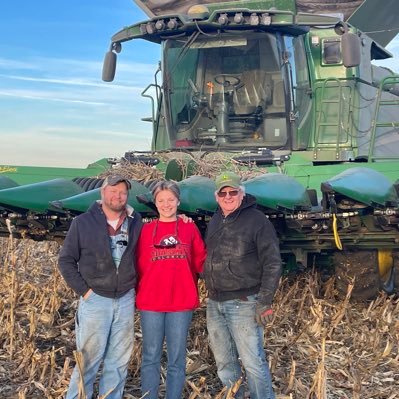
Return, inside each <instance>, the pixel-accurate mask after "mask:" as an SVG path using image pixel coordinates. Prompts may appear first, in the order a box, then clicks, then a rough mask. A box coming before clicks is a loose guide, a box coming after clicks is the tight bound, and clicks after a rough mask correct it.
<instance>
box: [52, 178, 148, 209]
mask: <svg viewBox="0 0 399 399" xmlns="http://www.w3.org/2000/svg"><path fill="white" fill-rule="evenodd" d="M130 183H131V185H132V188H131V190H130V191H129V200H128V203H129V205H131V206H132V207H133V208H134V209H135V210H136V211H137V212H148V211H149V208H148V207H147V206H146V205H144V204H142V203H141V202H139V201H138V200H137V198H136V195H140V194H148V193H149V189H148V188H147V187H145V186H144V185H143V184H141V183H139V182H138V181H136V180H130ZM100 198H101V195H100V188H97V189H94V190H90V191H87V192H85V193H81V194H78V195H74V196H72V197H68V198H64V199H60V200H56V201H52V202H51V203H50V206H51V209H54V210H60V209H62V210H68V211H72V212H76V213H81V212H86V211H87V210H88V209H89V208H90V206H91V205H92V204H93V203H94V202H95V201H97V200H100Z"/></svg>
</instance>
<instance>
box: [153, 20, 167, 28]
mask: <svg viewBox="0 0 399 399" xmlns="http://www.w3.org/2000/svg"><path fill="white" fill-rule="evenodd" d="M165 27H166V25H165V21H164V20H163V19H159V20H158V21H157V22H155V28H156V29H157V30H164V29H165Z"/></svg>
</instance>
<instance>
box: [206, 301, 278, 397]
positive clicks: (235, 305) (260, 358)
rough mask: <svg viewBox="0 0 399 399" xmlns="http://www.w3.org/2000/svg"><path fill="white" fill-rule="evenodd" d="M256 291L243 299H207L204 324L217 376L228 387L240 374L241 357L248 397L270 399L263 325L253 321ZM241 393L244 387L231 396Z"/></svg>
mask: <svg viewBox="0 0 399 399" xmlns="http://www.w3.org/2000/svg"><path fill="white" fill-rule="evenodd" d="M255 306H256V295H251V296H249V297H247V300H241V299H234V300H229V301H224V302H217V301H213V300H211V299H209V301H208V305H207V315H206V317H207V327H208V334H209V341H210V345H211V348H212V351H213V354H214V356H215V361H216V366H217V369H218V376H219V378H220V380H221V381H222V383H223V384H224V385H226V386H227V387H228V388H230V387H231V386H233V385H234V383H235V382H236V381H237V380H238V379H239V378H240V376H241V374H242V372H241V365H240V361H239V359H241V362H242V365H243V367H244V370H245V373H246V377H247V382H248V388H249V391H250V396H251V399H274V398H275V395H274V392H273V387H272V379H271V375H270V370H269V366H268V364H267V362H266V356H265V351H264V348H263V328H262V327H260V326H259V325H258V324H257V323H256V321H255ZM235 397H236V398H243V397H244V387H243V386H241V388H240V390H239V391H238V393H237V394H236V396H235Z"/></svg>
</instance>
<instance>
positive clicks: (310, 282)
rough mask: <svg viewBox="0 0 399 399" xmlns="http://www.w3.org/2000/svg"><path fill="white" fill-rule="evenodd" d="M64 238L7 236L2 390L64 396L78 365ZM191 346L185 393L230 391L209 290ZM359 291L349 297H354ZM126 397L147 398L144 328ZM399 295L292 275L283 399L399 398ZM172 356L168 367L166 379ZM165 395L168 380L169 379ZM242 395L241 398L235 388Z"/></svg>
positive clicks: (284, 300)
mask: <svg viewBox="0 0 399 399" xmlns="http://www.w3.org/2000/svg"><path fill="white" fill-rule="evenodd" d="M58 251H59V244H57V243H55V242H33V241H30V240H15V239H11V238H10V239H8V238H0V256H1V258H0V259H1V263H0V276H1V283H0V291H1V295H0V398H20V399H22V398H61V397H63V395H64V393H65V392H66V389H67V386H68V381H69V378H70V375H71V372H72V368H73V366H74V364H75V359H74V354H73V351H74V349H75V337H74V313H75V309H76V305H77V298H76V296H75V295H74V294H73V292H72V291H71V290H70V289H68V288H67V287H66V285H65V284H64V282H63V279H62V277H61V276H60V274H59V273H58V270H57V255H58ZM200 290H201V297H202V298H203V300H202V306H201V308H200V309H198V310H197V311H196V312H195V316H194V320H193V323H192V327H191V331H190V338H189V344H188V352H187V383H186V387H185V391H184V398H189V399H195V398H197V399H200V398H203V399H205V398H221V397H223V395H224V394H225V393H224V392H222V387H221V385H220V383H219V381H218V379H217V376H216V368H215V365H214V361H213V357H212V353H211V351H210V348H209V346H208V342H207V333H206V322H205V307H206V300H205V299H204V298H205V289H204V286H203V284H202V283H201V284H200ZM348 296H349V295H348ZM135 328H136V344H135V348H134V351H133V354H132V358H131V364H130V369H129V377H128V381H127V384H126V389H125V398H130V399H133V398H140V390H139V387H140V352H141V334H140V323H139V320H138V315H137V316H136V326H135ZM398 341H399V300H398V299H397V298H394V297H387V296H385V295H382V294H381V296H379V297H378V298H377V299H376V300H375V301H373V302H370V303H367V304H355V303H352V302H350V301H349V299H348V298H346V299H343V300H342V299H341V300H339V299H337V295H336V292H335V291H334V281H333V279H329V280H328V281H327V282H321V279H320V276H319V274H318V273H317V271H309V272H308V273H305V274H302V275H299V276H295V278H293V277H286V278H284V279H283V280H282V282H281V285H280V288H279V291H278V293H277V295H276V300H275V317H274V320H273V322H272V323H271V324H270V326H268V327H267V328H266V330H265V347H266V351H267V354H268V359H269V363H270V367H271V370H272V373H273V383H274V386H275V390H276V393H277V394H278V397H279V398H295V399H306V398H311V399H325V398H331V399H338V398H339V399H344V398H353V399H368V398H370V399H371V398H373V399H394V398H399V348H398ZM164 372H165V362H163V367H162V373H163V377H164ZM161 397H163V387H161ZM231 397H233V396H231Z"/></svg>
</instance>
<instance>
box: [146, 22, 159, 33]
mask: <svg viewBox="0 0 399 399" xmlns="http://www.w3.org/2000/svg"><path fill="white" fill-rule="evenodd" d="M145 29H146V31H147V33H148V34H149V35H153V34H154V33H155V32H156V29H155V24H154V23H153V22H148V23H147V24H146V26H145Z"/></svg>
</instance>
